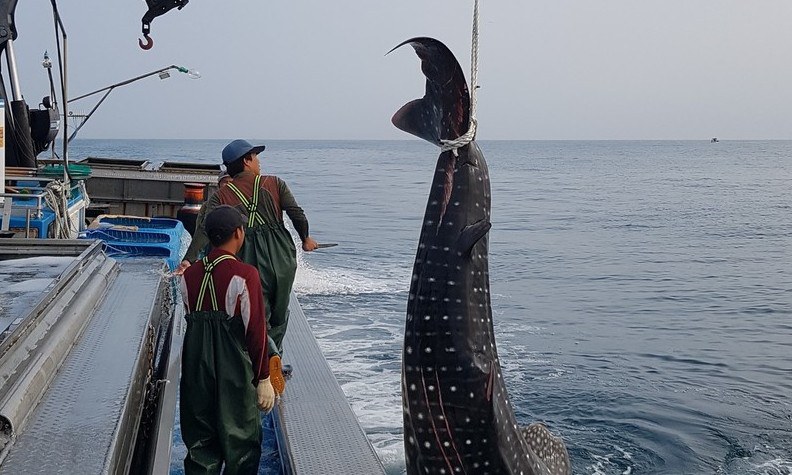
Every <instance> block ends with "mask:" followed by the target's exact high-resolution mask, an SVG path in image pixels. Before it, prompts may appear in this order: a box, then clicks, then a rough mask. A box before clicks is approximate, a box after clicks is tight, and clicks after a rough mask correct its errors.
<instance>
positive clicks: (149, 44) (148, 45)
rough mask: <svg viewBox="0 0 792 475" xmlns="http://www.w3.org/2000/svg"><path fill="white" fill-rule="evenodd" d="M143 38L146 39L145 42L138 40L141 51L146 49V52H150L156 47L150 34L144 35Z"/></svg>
mask: <svg viewBox="0 0 792 475" xmlns="http://www.w3.org/2000/svg"><path fill="white" fill-rule="evenodd" d="M143 38H145V39H146V41H145V42H143V40H141V39H140V38H138V45H140V48H141V49H144V50H147V51H148V50H150V49H151V48H152V47H153V46H154V40H153V39H151V37H150V36H149V35H148V34H146V33H143Z"/></svg>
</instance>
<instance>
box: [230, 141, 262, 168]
mask: <svg viewBox="0 0 792 475" xmlns="http://www.w3.org/2000/svg"><path fill="white" fill-rule="evenodd" d="M264 148H265V147H264V146H263V145H257V146H255V147H254V146H253V145H251V144H250V142H248V141H247V140H242V139H237V140H234V141H233V142H231V143H230V144H228V145H226V146H225V148H224V149H223V163H225V164H229V163H231V162H236V161H237V160H239V159H240V158H242V157H244V156H245V155H247V154H249V153H251V152H252V153H261V152H262V151H263V150H264Z"/></svg>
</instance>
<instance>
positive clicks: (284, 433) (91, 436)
mask: <svg viewBox="0 0 792 475" xmlns="http://www.w3.org/2000/svg"><path fill="white" fill-rule="evenodd" d="M44 242H45V243H47V244H43V243H42V244H39V243H33V242H32V241H30V240H6V241H5V242H2V243H0V264H2V266H0V275H4V276H15V277H14V278H15V283H13V284H11V285H12V286H17V287H14V288H16V290H17V291H19V292H9V291H7V290H8V289H0V290H4V291H3V292H0V300H2V299H6V303H7V302H8V301H9V298H11V297H13V305H12V307H13V308H14V310H13V311H11V312H8V315H6V317H8V318H14V319H21V320H22V321H21V322H19V323H16V324H15V325H12V327H11V328H9V329H7V330H6V336H7V338H6V339H5V340H2V341H0V350H1V351H0V379H1V380H2V385H0V422H2V424H0V426H2V427H1V428H0V474H4V473H127V472H128V471H129V468H130V467H136V468H137V469H138V470H137V472H138V473H146V472H147V473H158V474H159V473H167V472H168V467H169V466H171V458H172V456H173V455H174V454H173V453H172V452H171V442H172V440H173V429H174V421H175V420H176V417H175V416H176V398H177V397H176V391H177V389H178V375H179V372H180V370H179V360H180V355H179V353H180V351H179V350H180V347H181V336H182V335H183V331H184V327H185V325H184V319H183V312H182V306H181V305H180V304H178V303H177V302H174V299H176V298H177V297H176V296H175V289H174V288H173V286H172V282H169V279H166V278H165V266H164V264H163V262H162V261H161V260H158V259H121V260H117V261H116V260H114V259H110V258H108V257H107V256H106V255H105V254H104V253H103V252H101V246H100V245H98V243H94V242H91V241H60V242H57V243H52V241H49V242H48V241H44ZM49 243H52V244H51V245H50V244H49ZM23 255H27V256H37V257H34V258H30V257H28V258H25V259H17V257H18V256H23ZM60 256H63V257H60ZM2 258H5V259H6V260H5V261H2ZM53 263H58V265H56V266H54V267H50V266H52V264H53ZM34 264H35V265H34ZM41 267H45V268H48V270H42V269H41ZM4 268H5V270H3V269H4ZM39 271H41V273H39ZM31 272H32V273H33V275H37V276H39V277H40V278H41V280H40V281H38V282H34V283H35V284H36V285H35V286H34V285H33V283H30V281H29V280H28V281H26V280H24V279H23V278H22V277H23V276H24V275H27V274H30V273H31ZM34 280H35V277H34ZM16 281H18V282H16ZM25 282H27V283H25ZM21 290H26V292H21ZM6 308H10V307H6ZM290 311H291V316H290V325H289V332H288V333H287V336H286V339H285V342H284V346H285V347H286V351H287V352H286V355H285V362H286V363H288V364H291V365H292V366H293V367H294V374H293V376H292V378H291V379H290V380H289V382H288V383H287V386H286V392H285V394H284V395H283V397H282V398H281V399H280V401H279V402H278V405H277V407H276V409H275V411H273V416H272V418H271V419H270V421H272V426H274V430H272V431H271V432H274V433H275V437H276V441H277V443H276V445H277V449H278V452H279V454H280V463H281V467H280V473H283V474H293V473H295V474H318V473H339V474H341V473H343V474H366V475H370V474H384V473H385V471H384V468H383V466H382V463H381V462H380V461H379V459H378V458H377V456H376V454H375V452H374V449H373V447H372V446H371V444H370V442H369V441H368V439H367V437H366V435H365V433H364V432H363V430H362V428H361V427H360V424H359V423H358V420H357V417H356V416H355V414H354V412H353V411H352V408H351V407H350V405H349V403H348V402H347V399H346V396H345V395H344V393H343V391H342V390H341V388H340V386H339V385H338V383H337V381H336V379H335V377H334V376H333V373H332V371H331V369H330V366H329V365H328V363H327V361H326V360H325V358H324V356H323V355H322V352H321V350H320V348H319V345H318V343H317V341H316V338H315V337H314V335H313V333H312V331H311V329H310V326H309V325H308V322H307V320H306V318H305V315H304V313H303V311H302V309H301V308H300V304H299V302H298V301H297V299H296V298H295V297H294V296H293V295H292V297H291V302H290ZM170 323H172V324H173V325H172V326H171V325H170ZM164 327H168V328H171V329H172V331H171V332H169V334H170V335H172V338H171V337H166V336H164V335H162V334H160V333H157V331H156V329H157V328H160V329H161V328H164ZM32 342H35V343H32ZM155 342H156V343H155ZM163 348H169V350H168V351H163V352H162V353H160V351H159V350H162V349H163ZM155 355H162V358H164V359H163V360H161V361H164V362H166V363H167V365H166V366H167V371H166V373H165V374H162V375H160V374H159V373H158V371H159V370H158V369H157V368H159V367H160V365H159V364H154V361H155V360H157V361H160V360H159V359H157V358H159V357H158V356H155ZM152 370H153V371H154V372H155V374H152ZM153 380H156V381H159V383H157V384H158V385H159V387H160V390H159V391H158V393H159V397H158V399H159V400H160V401H161V403H160V404H159V406H158V407H159V409H157V413H156V414H151V413H150V412H148V413H146V412H144V409H143V407H144V390H145V388H146V383H147V381H153ZM151 418H153V419H151ZM150 419H151V420H150ZM141 421H143V422H142V424H145V425H146V429H143V430H144V431H145V434H147V437H149V441H150V442H149V445H148V447H153V448H152V449H143V451H142V452H141V453H140V454H137V453H136V452H135V450H134V449H135V444H136V437H137V435H138V429H137V428H138V427H139V425H140V424H141ZM4 437H5V438H4ZM138 442H140V440H139V439H138ZM149 450H150V451H149ZM152 452H153V453H152ZM133 453H135V455H134V458H133ZM146 454H149V455H146ZM139 457H142V459H141V458H139Z"/></svg>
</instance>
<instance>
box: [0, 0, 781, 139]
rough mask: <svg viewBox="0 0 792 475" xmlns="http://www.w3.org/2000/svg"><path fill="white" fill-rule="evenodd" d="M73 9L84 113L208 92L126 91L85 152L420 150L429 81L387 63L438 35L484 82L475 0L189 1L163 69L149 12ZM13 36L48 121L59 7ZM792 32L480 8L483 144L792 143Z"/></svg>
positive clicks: (39, 1) (756, 1)
mask: <svg viewBox="0 0 792 475" xmlns="http://www.w3.org/2000/svg"><path fill="white" fill-rule="evenodd" d="M59 7H60V10H61V14H62V16H63V19H64V22H65V24H66V28H67V33H68V35H69V52H68V54H69V72H70V74H69V81H70V88H69V89H70V94H71V95H72V96H77V95H80V94H83V93H85V92H88V91H91V90H94V89H98V88H100V87H103V86H106V85H109V84H112V83H114V82H118V81H122V80H124V79H127V78H130V77H133V76H136V75H140V74H143V73H146V72H149V71H152V70H155V69H158V68H160V67H163V66H167V65H170V64H174V63H175V64H179V65H186V66H189V67H193V68H195V69H197V70H199V71H200V72H201V73H202V75H203V78H202V79H199V80H190V79H188V78H187V77H186V76H185V75H181V74H179V75H177V74H174V75H173V76H172V77H171V78H170V79H167V80H165V81H161V80H159V79H158V78H156V77H152V78H148V79H145V80H142V81H139V82H137V83H135V84H132V85H129V86H126V87H123V88H120V89H118V90H116V91H114V92H113V93H112V94H111V95H110V97H109V98H108V100H107V101H106V103H105V104H103V105H102V106H101V107H100V109H99V111H98V112H97V113H96V115H95V116H94V117H93V118H92V119H91V120H90V121H89V122H88V123H87V124H86V126H85V128H84V129H83V131H82V132H81V137H83V138H89V137H93V138H232V137H247V138H258V139H400V138H408V136H406V135H405V134H404V133H403V132H400V131H398V130H397V129H395V128H394V127H393V126H392V125H391V123H390V117H391V115H392V114H393V113H394V112H395V111H396V110H397V109H398V108H399V107H401V105H402V104H404V103H405V102H407V101H409V100H412V99H414V98H417V97H420V96H422V95H423V89H424V78H423V76H422V75H421V72H420V67H419V62H418V58H417V57H416V56H415V54H414V53H413V51H412V49H411V48H403V49H400V50H397V51H396V52H394V53H392V54H390V55H388V56H385V53H386V52H387V51H388V50H390V49H391V48H392V47H393V46H395V45H396V44H398V43H400V42H401V41H403V40H405V39H407V38H410V37H413V36H432V37H435V38H437V39H439V40H441V41H443V42H444V43H446V44H447V45H448V46H449V47H450V48H451V50H452V51H454V52H455V53H456V55H457V58H458V59H459V61H460V63H461V64H462V67H463V69H464V70H465V71H466V74H469V65H470V30H471V21H472V7H473V0H398V1H394V0H391V1H382V0H340V1H329V0H288V1H287V0H279V1H271V0H191V1H190V3H189V4H188V5H187V6H186V7H185V8H184V9H183V10H181V11H172V12H170V13H168V14H167V15H165V16H162V17H159V18H157V19H156V20H155V21H154V22H153V24H152V37H153V38H154V40H155V46H154V49H152V50H150V51H148V52H144V51H142V50H140V49H139V48H138V46H137V38H138V36H139V34H140V17H141V16H142V15H143V13H144V11H145V2H144V1H143V0H111V1H108V0H71V1H64V0H61V1H60V2H59ZM16 20H17V27H18V30H19V33H20V36H19V38H18V40H17V42H16V43H15V46H16V52H17V61H18V63H19V67H20V79H21V81H22V84H23V93H24V94H25V97H26V99H27V100H28V102H29V103H30V104H31V106H35V105H36V104H38V102H39V101H40V99H41V97H42V96H43V95H46V94H47V90H48V86H47V83H46V81H45V77H46V76H45V73H44V70H43V69H42V68H41V66H40V62H41V57H42V55H43V52H44V50H50V52H51V53H52V52H53V51H54V49H55V46H54V45H55V42H54V38H53V32H52V20H51V16H50V8H49V0H20V2H19V6H18V7H17V18H16ZM790 25H792V1H790V0H751V1H746V0H597V1H593V0H552V1H550V0H547V1H542V2H539V1H532V0H481V38H480V41H481V47H480V55H481V58H480V69H479V82H480V84H481V89H480V93H479V110H478V118H479V124H480V127H479V139H707V138H709V137H713V136H717V137H719V138H721V139H765V138H787V139H789V138H792V60H790V54H791V53H790V51H791V50H792V27H791V26H790ZM53 56H54V55H53ZM2 70H3V73H4V77H6V80H7V75H6V72H7V68H6V67H5V65H3V68H2ZM91 105H92V104H91V103H90V102H89V101H88V100H84V101H81V102H79V103H77V104H75V105H74V107H72V108H70V110H73V111H75V112H78V111H86V110H88V109H89V108H90V107H91Z"/></svg>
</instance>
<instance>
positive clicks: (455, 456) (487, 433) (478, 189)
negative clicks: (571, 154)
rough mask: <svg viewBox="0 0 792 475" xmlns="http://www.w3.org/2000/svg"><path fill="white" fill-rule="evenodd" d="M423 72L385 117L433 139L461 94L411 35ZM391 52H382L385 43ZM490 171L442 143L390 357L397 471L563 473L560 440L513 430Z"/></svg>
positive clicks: (458, 83) (452, 70)
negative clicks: (399, 421) (397, 387)
mask: <svg viewBox="0 0 792 475" xmlns="http://www.w3.org/2000/svg"><path fill="white" fill-rule="evenodd" d="M407 44H409V45H411V46H412V47H413V49H414V50H415V52H416V54H417V55H418V57H419V58H420V60H421V69H422V71H423V73H424V75H425V76H426V93H425V95H424V97H423V98H421V99H416V100H414V101H411V102H409V103H407V104H405V105H404V106H403V107H402V108H401V109H399V110H398V111H397V112H396V114H394V116H393V119H392V122H393V124H394V125H395V126H396V127H397V128H399V129H401V130H403V131H405V132H408V133H410V134H413V135H415V136H417V137H420V138H422V139H424V140H427V141H429V142H431V143H433V144H436V145H440V144H441V141H443V140H453V139H456V138H458V137H460V136H462V135H463V134H465V133H466V132H467V130H468V126H469V124H470V106H471V97H470V94H469V91H468V86H467V82H466V81H465V76H464V73H463V72H462V68H461V67H460V66H459V63H458V62H457V60H456V58H455V57H454V55H453V53H452V52H451V51H450V50H449V49H448V48H447V47H446V46H445V45H444V44H443V43H441V42H440V41H438V40H435V39H433V38H426V37H420V38H412V39H409V40H407V41H404V42H403V43H401V44H399V45H398V46H396V47H395V48H393V50H395V49H397V48H399V47H401V46H404V45H407ZM393 50H391V51H393ZM490 204H491V197H490V179H489V172H488V169H487V162H486V161H485V160H484V155H483V154H482V152H481V149H480V148H479V146H478V144H476V142H475V140H473V141H471V142H469V143H468V144H466V145H464V146H461V147H460V148H457V149H453V150H447V151H443V152H441V154H440V157H439V158H438V160H437V166H436V167H435V172H434V179H433V181H432V185H431V189H430V191H429V198H428V202H427V205H426V212H425V214H424V221H423V226H422V228H421V234H420V239H419V243H418V251H417V253H416V257H415V264H414V267H413V273H412V282H411V284H410V293H409V300H408V303H407V318H406V325H405V331H404V348H403V354H402V358H403V360H402V374H401V383H402V404H403V409H404V445H405V458H406V465H407V473H408V474H411V475H412V474H427V473H430V474H447V475H452V474H470V475H473V474H475V475H481V474H521V475H567V474H571V473H572V470H571V466H570V460H569V454H568V452H567V449H566V446H565V445H564V443H563V442H562V441H561V439H559V438H557V437H555V436H553V435H552V434H551V433H550V431H549V430H548V429H547V428H546V427H545V426H544V425H542V424H539V423H534V424H531V425H530V426H528V427H521V426H520V425H519V424H518V423H517V421H516V418H515V416H514V410H513V409H512V406H511V402H510V400H509V397H508V393H507V391H506V386H505V384H504V381H503V377H502V375H501V367H500V363H499V360H498V352H497V350H496V345H495V334H494V329H493V323H492V309H491V305H490V287H489V267H488V257H487V256H488V234H489V230H490V227H491V224H490Z"/></svg>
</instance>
